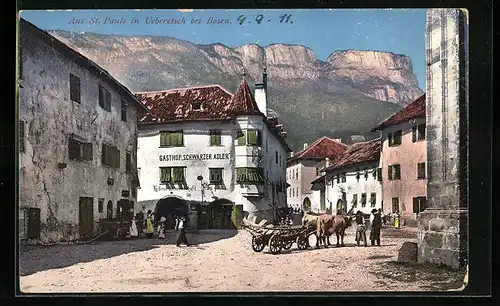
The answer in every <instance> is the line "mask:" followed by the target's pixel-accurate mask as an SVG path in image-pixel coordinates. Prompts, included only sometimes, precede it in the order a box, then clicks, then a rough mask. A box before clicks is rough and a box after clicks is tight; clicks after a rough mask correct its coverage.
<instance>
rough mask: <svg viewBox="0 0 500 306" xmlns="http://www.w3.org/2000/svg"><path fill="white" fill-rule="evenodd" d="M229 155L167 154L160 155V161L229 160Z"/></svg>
mask: <svg viewBox="0 0 500 306" xmlns="http://www.w3.org/2000/svg"><path fill="white" fill-rule="evenodd" d="M229 156H230V153H214V154H212V153H202V154H167V155H160V157H159V158H160V161H184V160H216V159H229Z"/></svg>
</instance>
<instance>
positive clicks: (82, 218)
mask: <svg viewBox="0 0 500 306" xmlns="http://www.w3.org/2000/svg"><path fill="white" fill-rule="evenodd" d="M78 219H79V220H78V221H79V223H78V227H79V230H80V238H89V237H91V236H92V235H93V233H94V198H90V197H80V201H79V215H78Z"/></svg>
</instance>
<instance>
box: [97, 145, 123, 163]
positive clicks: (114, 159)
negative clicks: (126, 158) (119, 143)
mask: <svg viewBox="0 0 500 306" xmlns="http://www.w3.org/2000/svg"><path fill="white" fill-rule="evenodd" d="M101 161H102V164H103V165H106V166H109V167H113V168H120V150H118V148H117V147H116V146H109V145H106V144H102V155H101Z"/></svg>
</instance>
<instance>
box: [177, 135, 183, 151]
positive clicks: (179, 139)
mask: <svg viewBox="0 0 500 306" xmlns="http://www.w3.org/2000/svg"><path fill="white" fill-rule="evenodd" d="M183 145H184V133H183V132H182V131H180V132H177V146H178V147H181V146H183Z"/></svg>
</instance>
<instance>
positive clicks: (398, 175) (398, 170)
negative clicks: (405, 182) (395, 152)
mask: <svg viewBox="0 0 500 306" xmlns="http://www.w3.org/2000/svg"><path fill="white" fill-rule="evenodd" d="M394 170H395V174H394V176H395V179H398V180H399V179H401V166H400V165H397V166H395V168H394Z"/></svg>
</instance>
